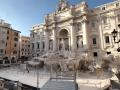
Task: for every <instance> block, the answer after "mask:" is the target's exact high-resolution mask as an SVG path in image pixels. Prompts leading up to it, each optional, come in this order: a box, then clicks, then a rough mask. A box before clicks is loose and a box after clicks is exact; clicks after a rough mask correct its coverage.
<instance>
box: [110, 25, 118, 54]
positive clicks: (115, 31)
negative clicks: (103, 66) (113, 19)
mask: <svg viewBox="0 0 120 90" xmlns="http://www.w3.org/2000/svg"><path fill="white" fill-rule="evenodd" d="M118 28H119V29H120V24H118ZM118 33H119V32H118V31H117V30H115V29H114V30H113V31H112V32H111V34H112V36H113V39H114V42H115V43H118V44H119V42H120V39H119V40H118V41H117V42H116V37H117V36H118ZM117 51H118V52H120V47H118V49H117Z"/></svg>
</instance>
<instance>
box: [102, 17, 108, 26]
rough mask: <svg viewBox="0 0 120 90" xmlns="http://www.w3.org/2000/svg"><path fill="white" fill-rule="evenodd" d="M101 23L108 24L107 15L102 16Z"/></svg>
mask: <svg viewBox="0 0 120 90" xmlns="http://www.w3.org/2000/svg"><path fill="white" fill-rule="evenodd" d="M103 24H105V25H106V24H108V18H107V17H103Z"/></svg>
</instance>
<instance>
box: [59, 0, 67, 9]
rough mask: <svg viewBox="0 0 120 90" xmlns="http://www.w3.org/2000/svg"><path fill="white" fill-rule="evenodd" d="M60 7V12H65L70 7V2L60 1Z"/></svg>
mask: <svg viewBox="0 0 120 90" xmlns="http://www.w3.org/2000/svg"><path fill="white" fill-rule="evenodd" d="M59 2H60V3H59V5H58V11H63V10H65V9H67V8H68V7H69V5H68V2H67V1H66V0H60V1H59Z"/></svg>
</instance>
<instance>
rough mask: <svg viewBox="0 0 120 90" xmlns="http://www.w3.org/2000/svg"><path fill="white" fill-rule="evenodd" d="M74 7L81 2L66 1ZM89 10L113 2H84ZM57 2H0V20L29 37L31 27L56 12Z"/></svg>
mask: <svg viewBox="0 0 120 90" xmlns="http://www.w3.org/2000/svg"><path fill="white" fill-rule="evenodd" d="M68 1H69V3H70V4H72V5H75V4H78V3H80V2H81V1H82V0H68ZM85 1H87V3H88V5H89V7H90V8H94V7H96V6H98V5H102V4H105V3H108V2H111V1H114V0H85ZM58 3H59V0H0V19H4V20H5V21H6V22H8V23H10V24H11V26H12V27H13V28H14V29H16V30H18V31H21V35H26V36H29V34H30V30H31V27H32V26H33V25H36V24H40V23H44V18H45V15H46V14H49V13H52V12H54V11H55V10H56V7H57V5H58Z"/></svg>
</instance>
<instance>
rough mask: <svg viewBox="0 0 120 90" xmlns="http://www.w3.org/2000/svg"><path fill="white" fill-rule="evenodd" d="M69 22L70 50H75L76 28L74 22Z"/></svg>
mask: <svg viewBox="0 0 120 90" xmlns="http://www.w3.org/2000/svg"><path fill="white" fill-rule="evenodd" d="M70 24H71V51H75V50H76V49H77V44H76V28H75V23H70Z"/></svg>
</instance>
